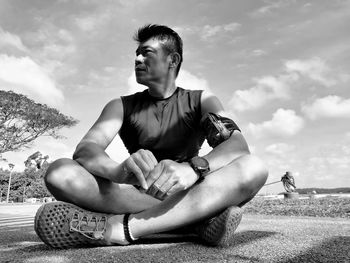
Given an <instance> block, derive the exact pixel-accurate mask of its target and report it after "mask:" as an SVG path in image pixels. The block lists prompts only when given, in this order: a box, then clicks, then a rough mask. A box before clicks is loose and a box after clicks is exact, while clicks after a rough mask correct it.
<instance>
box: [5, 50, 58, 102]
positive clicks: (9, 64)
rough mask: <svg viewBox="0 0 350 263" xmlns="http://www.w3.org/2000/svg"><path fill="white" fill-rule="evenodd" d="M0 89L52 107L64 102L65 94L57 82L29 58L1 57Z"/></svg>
mask: <svg viewBox="0 0 350 263" xmlns="http://www.w3.org/2000/svg"><path fill="white" fill-rule="evenodd" d="M0 68H1V70H0V89H2V90H13V91H15V92H17V93H22V94H25V95H28V96H29V97H30V98H32V99H34V100H35V101H38V102H41V103H45V104H48V105H51V106H57V105H60V104H61V103H62V102H63V99H64V98H63V94H62V92H61V90H59V89H58V88H57V87H56V84H55V81H54V80H53V79H52V77H51V76H50V75H49V73H48V72H46V71H45V70H44V69H43V68H42V67H41V66H40V65H38V64H37V63H36V62H35V61H33V60H32V59H31V58H29V57H21V58H17V57H13V56H7V55H4V54H2V55H0Z"/></svg>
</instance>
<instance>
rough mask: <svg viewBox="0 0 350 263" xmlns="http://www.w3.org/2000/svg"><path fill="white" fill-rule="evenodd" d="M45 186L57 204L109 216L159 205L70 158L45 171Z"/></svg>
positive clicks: (58, 161)
mask: <svg viewBox="0 0 350 263" xmlns="http://www.w3.org/2000/svg"><path fill="white" fill-rule="evenodd" d="M45 183H46V186H47V188H48V189H49V191H50V192H51V194H52V195H53V196H54V197H55V198H56V199H57V200H59V201H65V202H68V203H72V204H75V205H77V206H80V207H82V208H85V209H88V210H91V211H96V212H102V213H109V214H124V213H138V212H140V211H143V210H145V209H148V208H150V207H152V206H154V205H156V204H158V203H160V201H159V200H157V199H155V198H153V197H152V196H149V195H146V194H142V193H140V192H139V191H138V190H137V189H136V188H135V187H133V186H131V185H118V184H116V183H113V182H111V181H108V180H106V179H103V178H100V177H95V176H93V175H92V174H90V173H89V172H88V171H87V170H86V169H85V168H83V167H82V166H81V165H79V164H78V163H77V162H76V161H74V160H71V159H59V160H57V161H55V162H53V163H52V164H51V166H50V167H49V169H48V170H47V172H46V176H45Z"/></svg>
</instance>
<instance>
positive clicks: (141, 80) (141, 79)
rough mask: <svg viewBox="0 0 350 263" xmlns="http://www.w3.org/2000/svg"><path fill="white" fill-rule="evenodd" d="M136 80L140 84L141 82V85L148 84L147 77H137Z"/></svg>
mask: <svg viewBox="0 0 350 263" xmlns="http://www.w3.org/2000/svg"><path fill="white" fill-rule="evenodd" d="M136 82H137V83H138V84H141V85H146V86H147V83H148V82H147V80H145V79H143V78H138V77H136Z"/></svg>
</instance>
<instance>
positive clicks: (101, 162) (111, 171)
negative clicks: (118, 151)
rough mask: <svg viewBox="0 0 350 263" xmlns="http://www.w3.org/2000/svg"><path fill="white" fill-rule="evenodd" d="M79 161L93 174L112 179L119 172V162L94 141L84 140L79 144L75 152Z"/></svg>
mask: <svg viewBox="0 0 350 263" xmlns="http://www.w3.org/2000/svg"><path fill="white" fill-rule="evenodd" d="M73 160H75V161H77V162H78V163H79V164H80V165H81V166H83V167H84V168H85V169H86V170H87V171H89V172H90V173H91V174H93V175H96V176H99V177H103V178H105V179H108V180H111V178H112V177H117V174H118V173H119V168H120V165H119V163H117V162H115V161H114V160H112V159H111V158H110V157H109V156H108V154H107V153H106V152H105V151H104V150H103V149H102V148H101V147H100V146H99V145H97V144H96V143H94V142H83V143H81V144H79V145H78V146H77V149H76V150H75V152H74V154H73Z"/></svg>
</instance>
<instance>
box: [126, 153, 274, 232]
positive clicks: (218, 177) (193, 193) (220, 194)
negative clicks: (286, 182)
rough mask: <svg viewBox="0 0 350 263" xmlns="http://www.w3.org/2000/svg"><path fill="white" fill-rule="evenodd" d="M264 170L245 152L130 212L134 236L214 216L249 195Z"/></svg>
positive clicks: (257, 187)
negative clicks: (185, 186)
mask: <svg viewBox="0 0 350 263" xmlns="http://www.w3.org/2000/svg"><path fill="white" fill-rule="evenodd" d="M266 179H267V171H266V170H265V168H264V166H263V165H262V163H261V161H260V160H258V159H257V158H255V157H253V156H251V155H246V156H243V157H240V158H238V159H236V160H235V161H234V162H232V163H231V164H229V165H227V166H226V167H223V168H222V169H220V170H218V171H215V172H214V173H211V174H209V175H208V176H207V177H206V178H205V180H204V181H202V182H201V183H199V184H196V185H194V186H193V187H192V188H190V189H188V190H186V191H183V192H180V193H177V194H174V195H173V196H170V197H169V198H167V199H166V200H164V201H163V202H161V203H159V204H157V205H155V206H153V207H151V208H149V209H146V210H144V211H142V212H140V213H137V214H132V215H131V216H130V221H129V227H130V231H131V233H132V235H133V236H134V237H135V238H137V237H140V236H145V235H149V234H153V233H159V232H163V231H168V230H172V229H175V228H179V227H182V226H184V225H188V224H191V223H194V222H196V221H199V220H202V219H206V218H208V217H211V216H214V215H215V214H217V213H218V212H220V211H222V210H223V209H225V208H227V207H229V206H235V205H236V206H238V205H240V204H242V203H245V202H246V200H249V199H251V198H252V197H253V196H254V195H255V194H256V193H257V192H258V191H259V190H260V188H261V187H262V186H263V185H264V183H265V181H266Z"/></svg>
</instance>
